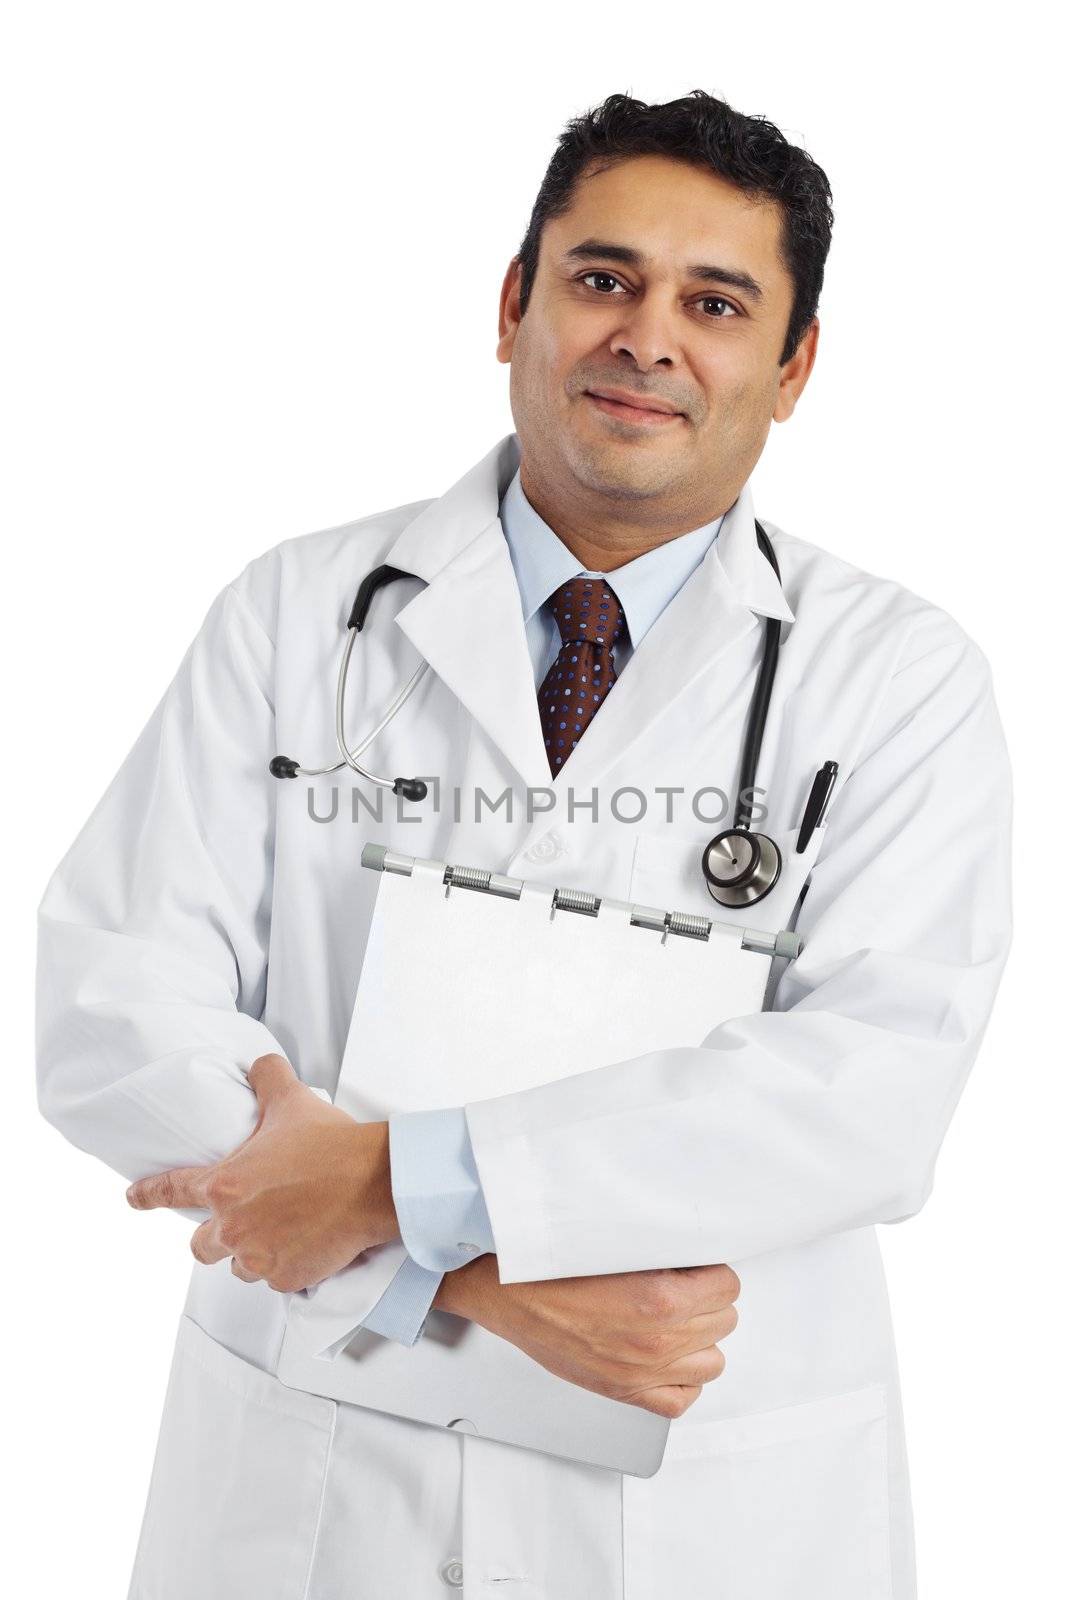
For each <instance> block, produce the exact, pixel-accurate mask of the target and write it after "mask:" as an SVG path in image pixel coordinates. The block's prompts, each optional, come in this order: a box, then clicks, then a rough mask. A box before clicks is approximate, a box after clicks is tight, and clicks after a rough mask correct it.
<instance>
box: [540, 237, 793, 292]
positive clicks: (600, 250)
mask: <svg viewBox="0 0 1067 1600" xmlns="http://www.w3.org/2000/svg"><path fill="white" fill-rule="evenodd" d="M563 259H564V261H592V260H597V261H617V262H619V264H620V265H621V266H625V267H645V266H647V265H648V257H647V256H646V255H644V254H643V252H642V251H640V250H634V249H632V248H631V247H630V246H629V245H625V244H609V243H607V242H606V241H605V240H603V239H583V240H582V242H581V244H576V245H574V246H572V248H571V249H570V250H567V251H565V252H564V256H563ZM685 270H686V276H687V277H690V278H699V279H700V281H701V282H702V283H725V284H728V285H729V286H730V288H732V289H736V290H737V291H738V293H739V294H747V295H748V296H750V298H751V299H753V300H757V301H759V300H762V299H763V290H762V289H761V288H760V286H759V284H758V283H757V282H756V280H755V278H753V277H752V275H751V274H750V273H748V272H742V271H741V270H740V269H739V268H736V267H717V266H708V265H706V264H705V263H704V262H697V263H696V264H695V265H691V266H688V267H687V268H686V269H685Z"/></svg>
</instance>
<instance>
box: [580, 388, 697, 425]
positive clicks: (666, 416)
mask: <svg viewBox="0 0 1067 1600" xmlns="http://www.w3.org/2000/svg"><path fill="white" fill-rule="evenodd" d="M585 398H586V399H587V400H589V401H591V403H592V404H593V405H594V406H595V407H596V408H597V410H598V411H602V412H603V413H604V414H605V416H609V417H618V418H619V419H620V420H621V421H623V422H629V423H632V424H633V425H635V426H636V427H639V428H664V427H667V426H668V425H669V424H670V423H672V422H678V421H680V420H681V417H682V413H681V412H680V411H662V410H659V411H657V410H655V409H654V408H653V407H652V406H643V405H639V404H636V403H634V404H630V403H629V402H628V401H625V400H613V399H612V398H611V397H610V396H609V395H606V394H597V393H596V392H595V391H594V390H592V389H587V390H586V391H585Z"/></svg>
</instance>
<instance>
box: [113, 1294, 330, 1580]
mask: <svg viewBox="0 0 1067 1600" xmlns="http://www.w3.org/2000/svg"><path fill="white" fill-rule="evenodd" d="M336 1413H337V1403H336V1401H333V1400H326V1399H322V1398H321V1397H319V1396H318V1395H310V1394H304V1393H303V1392H301V1391H298V1390H293V1389H289V1388H287V1387H286V1385H285V1384H283V1383H282V1382H280V1380H279V1379H278V1378H276V1377H274V1376H273V1375H272V1374H271V1373H269V1372H264V1371H262V1370H261V1369H260V1368H259V1367H256V1366H253V1365H252V1364H251V1363H250V1362H247V1361H244V1360H242V1359H241V1357H239V1356H236V1355H234V1354H233V1353H232V1352H231V1351H230V1350H227V1349H226V1347H225V1346H224V1345H221V1344H219V1343H218V1341H217V1340H215V1339H212V1338H211V1337H210V1335H209V1334H207V1333H205V1332H204V1330H203V1329H202V1328H201V1327H200V1326H199V1325H198V1324H197V1323H196V1322H194V1321H193V1320H192V1318H191V1317H189V1316H185V1315H183V1316H182V1318H181V1320H180V1322H179V1325H178V1337H177V1341H176V1344H175V1348H174V1358H173V1361H172V1364H171V1372H170V1381H169V1384H168V1387H167V1396H166V1400H165V1402H164V1406H163V1417H162V1421H161V1423H160V1431H159V1441H158V1444H157V1446H156V1456H155V1462H154V1465H153V1468H152V1477H151V1482H150V1484H149V1490H148V1501H147V1504H146V1506H145V1513H144V1520H143V1523H142V1527H141V1537H140V1542H139V1544H138V1547H137V1555H136V1558H135V1561H134V1569H133V1576H132V1580H131V1585H130V1590H129V1595H128V1600H193V1596H195V1597H196V1600H304V1597H305V1595H306V1594H307V1592H308V1582H309V1574H310V1570H311V1563H312V1561H313V1559H314V1555H315V1542H316V1537H317V1533H318V1525H319V1516H320V1509H321V1505H322V1499H323V1493H324V1489H325V1480H326V1471H327V1467H328V1465H329V1459H330V1447H331V1443H332V1439H333V1428H334V1419H335V1417H336Z"/></svg>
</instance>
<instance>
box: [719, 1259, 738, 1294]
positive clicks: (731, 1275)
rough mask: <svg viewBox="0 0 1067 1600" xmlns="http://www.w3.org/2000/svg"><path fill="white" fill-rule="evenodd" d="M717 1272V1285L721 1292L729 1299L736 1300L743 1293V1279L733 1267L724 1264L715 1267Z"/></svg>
mask: <svg viewBox="0 0 1067 1600" xmlns="http://www.w3.org/2000/svg"><path fill="white" fill-rule="evenodd" d="M715 1273H716V1283H715V1287H716V1289H717V1290H718V1291H719V1293H720V1294H722V1295H723V1296H724V1297H725V1299H727V1300H730V1301H733V1300H736V1299H737V1297H738V1295H739V1294H740V1293H741V1279H740V1278H739V1277H738V1276H737V1273H736V1272H735V1271H734V1269H733V1267H728V1266H726V1265H725V1264H723V1265H720V1266H717V1267H716V1268H715Z"/></svg>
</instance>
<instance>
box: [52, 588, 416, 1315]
mask: <svg viewBox="0 0 1067 1600" xmlns="http://www.w3.org/2000/svg"><path fill="white" fill-rule="evenodd" d="M273 685H274V646H273V643H272V640H271V638H270V636H269V634H268V633H267V631H266V629H265V628H264V626H263V625H262V623H261V622H260V620H259V618H258V616H257V615H256V614H255V612H254V611H253V610H252V608H251V606H250V604H249V602H248V601H247V600H246V599H245V598H244V597H243V595H242V594H241V593H240V591H239V589H238V588H237V587H236V586H235V585H234V584H231V585H229V586H228V587H227V588H226V589H224V590H223V592H222V593H221V594H220V595H219V596H218V597H217V598H216V600H215V602H214V604H213V605H212V606H211V608H210V610H209V612H208V614H207V617H206V618H205V620H204V623H203V626H202V627H201V629H200V631H199V633H198V634H197V636H196V638H195V639H194V640H193V643H192V644H191V645H190V647H189V649H188V651H187V652H186V655H185V658H184V659H183V661H182V663H181V665H180V667H179V669H178V672H177V674H176V676H175V678H174V681H173V683H172V684H171V685H170V688H169V689H168V690H167V692H166V694H165V695H164V696H163V699H162V700H161V701H160V703H159V705H158V706H157V707H156V709H155V711H154V712H153V714H152V716H151V718H150V720H149V722H148V724H147V726H146V727H145V729H144V731H143V732H142V733H141V735H140V737H139V738H138V740H137V741H136V743H135V744H134V746H133V749H132V750H131V751H130V753H129V755H128V756H127V757H126V760H125V761H124V763H123V764H122V766H121V768H120V769H119V771H118V773H117V774H116V776H115V778H114V779H113V780H112V782H111V784H110V786H109V787H108V789H107V791H106V793H105V794H104V796H103V798H102V799H101V801H100V803H99V804H98V805H97V807H96V809H95V810H94V811H93V813H92V815H91V816H90V818H89V820H88V822H87V823H86V825H85V827H84V828H83V829H82V831H81V833H80V834H79V836H78V838H77V839H76V840H75V842H74V844H73V845H72V847H71V849H70V850H69V851H68V852H67V854H66V856H65V857H64V858H63V860H62V861H61V862H60V864H59V866H58V867H57V869H56V871H55V872H54V873H53V875H52V877H51V879H50V881H49V883H48V885H47V887H46V889H45V892H44V896H43V898H42V900H41V904H40V908H39V913H38V929H39V937H38V955H37V1093H38V1104H39V1106H40V1110H41V1112H42V1114H43V1115H44V1116H45V1117H46V1118H47V1120H48V1121H49V1122H51V1123H52V1124H53V1125H54V1126H55V1127H56V1128H58V1129H59V1131H60V1132H61V1133H62V1134H63V1135H64V1136H65V1137H66V1138H67V1139H69V1140H70V1142H71V1143H72V1144H74V1145H76V1146H77V1147H78V1148H79V1149H81V1150H85V1151H87V1152H88V1153H89V1154H91V1155H94V1156H97V1157H99V1159H100V1160H101V1161H104V1162H106V1163H107V1165H108V1166H110V1167H113V1168H114V1169H115V1170H116V1171H117V1172H120V1173H121V1174H122V1175H123V1177H125V1178H127V1179H131V1180H132V1179H136V1178H141V1177H145V1176H147V1175H149V1174H152V1173H157V1172H163V1171H166V1170H167V1169H169V1168H171V1167H184V1166H203V1165H209V1164H211V1163H213V1162H215V1161H218V1160H221V1158H222V1157H223V1156H225V1155H228V1154H229V1152H230V1151H231V1150H233V1149H234V1148H235V1147H236V1146H237V1145H239V1144H240V1143H241V1142H242V1140H244V1139H246V1138H247V1137H248V1135H249V1134H250V1133H251V1132H252V1130H253V1128H254V1127H255V1125H256V1121H257V1118H258V1102H257V1100H256V1096H255V1093H254V1091H253V1090H252V1088H251V1087H250V1085H249V1083H248V1080H247V1077H246V1072H247V1070H248V1068H249V1067H250V1066H251V1065H252V1063H253V1061H255V1059H256V1058H257V1057H258V1056H261V1055H265V1054H267V1053H268V1052H271V1051H277V1052H278V1054H280V1055H284V1056H288V1052H287V1051H286V1050H285V1049H284V1048H283V1047H282V1045H281V1044H280V1043H279V1041H278V1040H277V1039H276V1038H275V1036H274V1034H273V1033H272V1032H271V1031H270V1029H269V1028H267V1027H266V1026H265V1025H264V1023H263V1022H262V1021H261V1020H260V1019H261V1017H262V1014H263V1007H264V1000H265V995H266V981H267V957H268V944H269V936H270V919H271V891H272V880H273V858H274V780H273V779H272V778H271V777H270V776H269V773H268V770H267V768H268V763H269V761H270V759H271V757H272V755H273V754H274V753H275V748H276V747H275V743H274V705H273ZM294 1066H295V1068H296V1070H297V1071H298V1072H299V1071H300V1067H299V1064H298V1063H294ZM320 1092H322V1091H320ZM326 1098H327V1099H328V1098H329V1096H328V1095H326ZM175 1209H178V1208H175ZM180 1215H182V1216H184V1217H187V1218H189V1219H190V1220H192V1221H196V1222H199V1221H202V1220H203V1218H204V1217H205V1216H206V1215H207V1213H206V1212H205V1211H202V1210H198V1209H181V1211H180ZM401 1270H403V1269H401ZM409 1320H410V1319H409ZM356 1325H358V1324H355V1323H354V1324H353V1326H356ZM405 1333H406V1325H400V1324H398V1325H397V1329H396V1332H395V1333H394V1335H393V1336H394V1337H397V1338H402V1339H403V1338H405ZM405 1342H409V1339H405Z"/></svg>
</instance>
